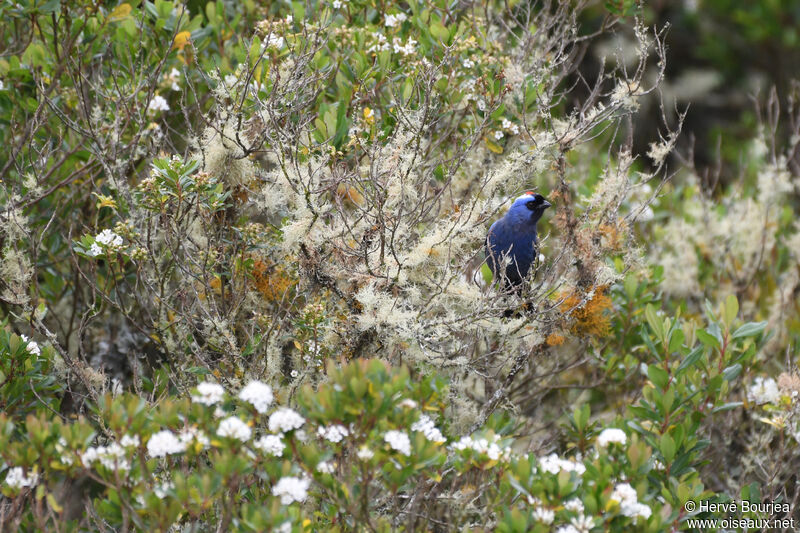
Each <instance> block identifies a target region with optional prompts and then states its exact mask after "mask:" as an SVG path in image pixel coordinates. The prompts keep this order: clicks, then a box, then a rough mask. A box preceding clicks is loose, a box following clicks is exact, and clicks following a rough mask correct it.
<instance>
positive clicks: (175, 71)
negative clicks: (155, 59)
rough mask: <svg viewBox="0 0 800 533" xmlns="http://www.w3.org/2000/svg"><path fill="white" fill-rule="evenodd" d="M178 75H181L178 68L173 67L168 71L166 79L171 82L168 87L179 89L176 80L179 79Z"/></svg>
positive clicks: (174, 89)
mask: <svg viewBox="0 0 800 533" xmlns="http://www.w3.org/2000/svg"><path fill="white" fill-rule="evenodd" d="M180 77H181V72H180V71H179V70H178V69H176V68H174V67H173V68H172V70H170V71H169V75H168V76H167V79H169V81H170V82H171V86H170V89H172V90H173V91H180V90H181V86H180V85H178V80H179V79H180Z"/></svg>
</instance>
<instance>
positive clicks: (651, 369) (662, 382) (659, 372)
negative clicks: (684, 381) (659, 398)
mask: <svg viewBox="0 0 800 533" xmlns="http://www.w3.org/2000/svg"><path fill="white" fill-rule="evenodd" d="M647 377H649V378H650V381H652V382H653V383H654V384H655V385H656V386H657V387H658V388H660V389H666V388H667V383H668V382H669V373H668V372H667V371H666V370H664V369H663V368H661V367H660V366H656V365H650V366H648V367H647Z"/></svg>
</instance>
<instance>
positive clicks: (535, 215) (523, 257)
mask: <svg viewBox="0 0 800 533" xmlns="http://www.w3.org/2000/svg"><path fill="white" fill-rule="evenodd" d="M550 205H551V204H550V202H548V201H547V200H545V198H544V196H542V195H541V194H536V193H533V192H530V191H528V192H526V193H525V194H523V195H522V196H520V197H519V198H517V199H516V200H514V203H513V204H511V208H510V209H509V210H508V212H507V213H506V214H505V216H504V217H503V218H501V219H500V220H497V221H496V222H495V223H494V224H492V227H491V228H489V234H488V235H487V236H486V264H488V265H489V268H490V269H491V270H492V273H493V274H494V277H495V279H500V280H502V283H503V288H504V289H505V290H511V289H513V290H514V291H517V292H518V291H519V290H520V288H521V285H522V281H523V280H524V279H525V277H526V276H527V275H528V272H529V271H530V269H531V265H532V264H533V262H534V261H535V259H536V257H537V255H538V253H539V250H538V248H539V239H538V237H537V234H536V223H537V222H539V219H540V218H542V215H543V214H544V211H545V209H547V208H548V207H550ZM506 257H508V259H510V261H509V262H508V264H507V265H506V267H505V271H502V268H503V267H502V265H503V263H504V259H505V258H506ZM499 270H500V271H501V272H498V271H499Z"/></svg>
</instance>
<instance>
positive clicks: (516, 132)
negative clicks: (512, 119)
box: [511, 124, 519, 135]
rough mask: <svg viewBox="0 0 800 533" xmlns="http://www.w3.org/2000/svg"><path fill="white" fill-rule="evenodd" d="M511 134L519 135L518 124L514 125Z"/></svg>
mask: <svg viewBox="0 0 800 533" xmlns="http://www.w3.org/2000/svg"><path fill="white" fill-rule="evenodd" d="M511 133H513V134H514V135H519V126H517V125H516V124H512V125H511Z"/></svg>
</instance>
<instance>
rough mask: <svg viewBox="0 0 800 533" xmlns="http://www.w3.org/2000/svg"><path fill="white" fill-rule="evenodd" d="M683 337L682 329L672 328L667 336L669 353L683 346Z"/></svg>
mask: <svg viewBox="0 0 800 533" xmlns="http://www.w3.org/2000/svg"><path fill="white" fill-rule="evenodd" d="M675 323H676V324H677V323H678V321H677V320H676V321H675ZM684 339H685V337H684V335H683V330H681V329H675V330H673V332H672V335H670V337H669V351H670V353H672V352H677V351H678V348H680V347H681V346H683V341H684Z"/></svg>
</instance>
